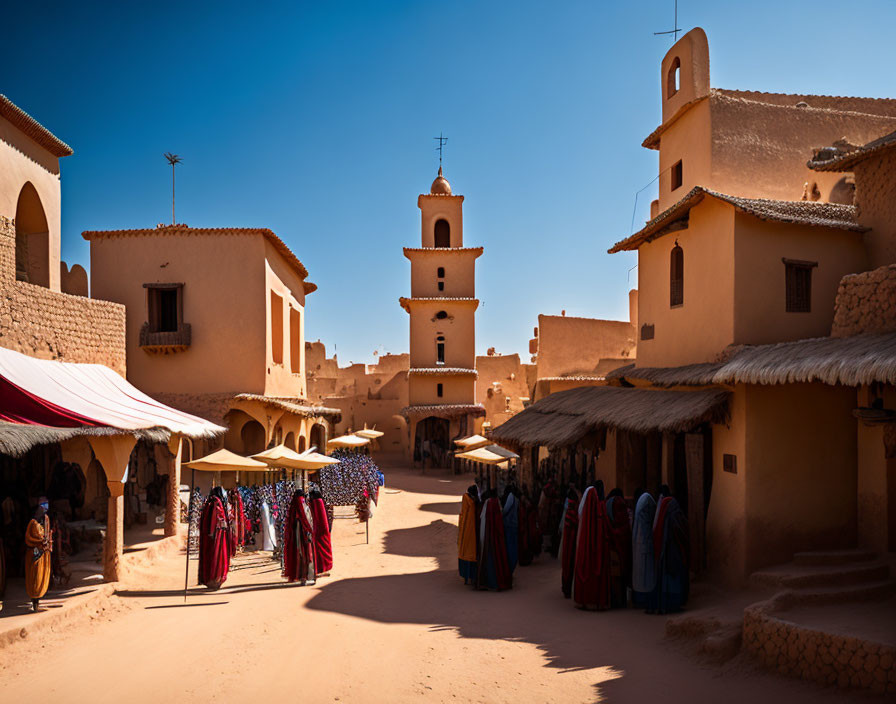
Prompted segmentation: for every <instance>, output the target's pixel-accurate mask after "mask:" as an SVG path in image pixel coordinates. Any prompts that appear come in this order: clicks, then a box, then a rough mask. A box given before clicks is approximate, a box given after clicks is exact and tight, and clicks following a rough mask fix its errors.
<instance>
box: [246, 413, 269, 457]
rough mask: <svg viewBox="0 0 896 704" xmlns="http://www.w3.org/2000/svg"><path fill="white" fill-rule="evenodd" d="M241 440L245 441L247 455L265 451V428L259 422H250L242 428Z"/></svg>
mask: <svg viewBox="0 0 896 704" xmlns="http://www.w3.org/2000/svg"><path fill="white" fill-rule="evenodd" d="M240 439H241V440H242V441H243V454H245V455H254V454H256V453H257V452H262V451H263V450H264V449H265V447H264V445H265V443H264V427H263V426H262V425H261V423H259V422H258V421H257V420H250V421H249V422H247V423H246V424H245V425H244V426H243V427H242V429H241V430H240Z"/></svg>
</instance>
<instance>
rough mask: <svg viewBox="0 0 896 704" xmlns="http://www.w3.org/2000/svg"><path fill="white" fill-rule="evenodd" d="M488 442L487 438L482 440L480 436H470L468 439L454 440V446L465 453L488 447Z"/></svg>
mask: <svg viewBox="0 0 896 704" xmlns="http://www.w3.org/2000/svg"><path fill="white" fill-rule="evenodd" d="M489 442H490V441H489V439H488V438H484V437H482V436H481V435H470V436H469V437H466V438H461V439H460V440H455V441H454V444H455V445H457V446H458V447H459V448H460V449H461V451H467V450H475V449H476V448H477V447H484V446H486V445H488V444H489Z"/></svg>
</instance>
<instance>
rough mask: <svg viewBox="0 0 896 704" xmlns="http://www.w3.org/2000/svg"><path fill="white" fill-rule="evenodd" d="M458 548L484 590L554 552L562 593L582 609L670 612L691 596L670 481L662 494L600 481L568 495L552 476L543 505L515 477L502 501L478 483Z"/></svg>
mask: <svg viewBox="0 0 896 704" xmlns="http://www.w3.org/2000/svg"><path fill="white" fill-rule="evenodd" d="M457 547H458V571H459V573H460V576H461V577H462V578H463V579H464V584H467V585H472V586H474V587H475V588H477V589H491V590H497V591H503V590H506V589H511V588H512V587H513V574H514V570H515V568H516V566H517V565H518V564H519V565H523V566H526V565H529V564H531V563H532V561H533V560H534V559H535V558H536V557H537V556H538V555H540V554H542V553H547V554H549V555H551V556H553V557H555V558H556V557H559V559H560V565H561V569H560V587H561V592H562V594H563V596H564V597H566V598H568V599H571V600H572V601H573V602H574V603H575V605H576V606H578V607H579V608H582V609H592V610H604V609H615V608H625V607H627V606H633V607H639V608H643V609H644V610H645V611H647V612H648V613H671V612H674V611H678V610H680V609H681V608H682V607H683V606H684V604H685V603H686V601H687V598H688V591H689V586H690V583H689V534H688V524H687V517H686V515H685V513H684V511H683V510H682V508H681V506H680V505H679V503H678V501H677V500H676V499H675V498H674V497H673V496H672V495H671V492H670V491H669V487H668V486H666V485H665V484H664V485H662V486H661V487H660V488H659V490H658V491H657V492H656V496H655V497H654V496H653V495H651V494H649V493H646V492H644V491H642V490H636V491H635V494H634V496H633V499H632V502H631V503H629V502H628V501H627V500H626V498H625V496H624V495H623V493H622V491H621V490H620V489H618V488H617V489H613V490H612V491H611V492H610V493H609V494H608V495H605V494H604V485H603V482H602V481H600V480H598V481H596V482H594V483H593V484H591V485H589V486H587V487H586V488H585V489H584V491H581V492H580V490H579V489H578V488H577V487H576V486H575V485H574V484H572V483H571V484H570V485H569V486H568V488H567V492H566V495H565V496H562V495H561V494H560V492H559V491H558V487H557V484H556V483H555V482H554V481H553V479H548V480H547V481H546V482H545V483H544V485H543V486H542V488H541V490H540V491H539V492H538V502H537V503H536V502H534V501H533V500H532V499H530V497H529V492H528V491H526V490H525V489H524V490H523V491H520V490H519V489H518V487H517V486H516V484H515V483H513V482H512V481H511V482H510V483H508V484H507V485H506V487H505V488H504V490H503V493H502V495H501V496H500V498H499V494H498V492H497V491H496V490H494V489H488V490H486V491H484V492H483V491H481V490H480V488H479V486H478V485H477V484H473V485H471V486H470V487H469V488H468V489H467V492H466V493H465V494H464V496H463V498H462V501H461V510H460V518H459V521H458V538H457Z"/></svg>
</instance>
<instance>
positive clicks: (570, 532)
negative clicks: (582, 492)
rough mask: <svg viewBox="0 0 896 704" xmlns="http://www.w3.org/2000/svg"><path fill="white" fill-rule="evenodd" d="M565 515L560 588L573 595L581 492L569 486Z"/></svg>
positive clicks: (561, 543) (561, 544) (567, 596)
mask: <svg viewBox="0 0 896 704" xmlns="http://www.w3.org/2000/svg"><path fill="white" fill-rule="evenodd" d="M565 506H566V510H565V511H564V517H563V535H562V537H561V538H560V564H561V569H560V588H561V589H562V590H563V596H564V597H566V598H567V599H569V598H570V597H571V596H572V581H573V576H574V575H575V570H576V533H577V532H578V530H579V492H577V491H576V490H575V487H569V492H568V493H567V495H566V503H565Z"/></svg>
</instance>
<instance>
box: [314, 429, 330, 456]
mask: <svg viewBox="0 0 896 704" xmlns="http://www.w3.org/2000/svg"><path fill="white" fill-rule="evenodd" d="M311 446H312V447H316V448H317V451H318V452H326V451H327V428H326V426H324V425H322V424H321V423H315V424H314V425H312V426H311Z"/></svg>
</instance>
